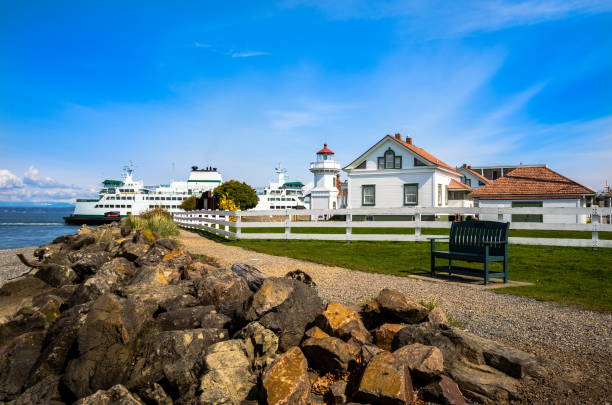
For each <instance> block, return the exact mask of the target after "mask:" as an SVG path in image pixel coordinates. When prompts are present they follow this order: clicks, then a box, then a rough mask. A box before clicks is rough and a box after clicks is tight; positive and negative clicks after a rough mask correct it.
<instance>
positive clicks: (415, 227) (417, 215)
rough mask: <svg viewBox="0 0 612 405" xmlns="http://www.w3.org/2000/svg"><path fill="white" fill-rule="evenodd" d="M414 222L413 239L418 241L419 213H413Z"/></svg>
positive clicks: (419, 236)
mask: <svg viewBox="0 0 612 405" xmlns="http://www.w3.org/2000/svg"><path fill="white" fill-rule="evenodd" d="M414 222H416V225H415V226H414V237H415V238H416V240H419V239H421V213H420V212H418V211H416V212H415V213H414Z"/></svg>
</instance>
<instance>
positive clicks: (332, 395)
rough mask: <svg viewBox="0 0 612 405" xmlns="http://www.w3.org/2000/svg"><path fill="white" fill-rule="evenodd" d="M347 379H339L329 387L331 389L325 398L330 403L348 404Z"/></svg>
mask: <svg viewBox="0 0 612 405" xmlns="http://www.w3.org/2000/svg"><path fill="white" fill-rule="evenodd" d="M346 386H347V384H346V381H338V382H337V383H335V384H333V385H332V386H331V387H329V391H327V393H326V394H325V399H326V400H327V402H328V403H330V404H346V401H347V396H346Z"/></svg>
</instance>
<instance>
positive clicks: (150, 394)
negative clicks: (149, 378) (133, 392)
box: [138, 383, 173, 405]
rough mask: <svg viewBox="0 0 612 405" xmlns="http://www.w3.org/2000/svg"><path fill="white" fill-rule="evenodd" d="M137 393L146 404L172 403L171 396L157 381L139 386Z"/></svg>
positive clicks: (166, 404)
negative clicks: (147, 385)
mask: <svg viewBox="0 0 612 405" xmlns="http://www.w3.org/2000/svg"><path fill="white" fill-rule="evenodd" d="M138 395H139V396H140V398H142V400H143V401H144V402H145V403H146V404H150V405H173V401H172V398H170V396H169V395H168V394H167V393H166V391H164V389H163V388H162V387H161V385H159V384H157V383H153V384H152V385H151V386H150V387H144V388H141V389H140V390H139V391H138Z"/></svg>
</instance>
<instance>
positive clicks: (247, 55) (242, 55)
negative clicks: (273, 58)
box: [229, 51, 270, 58]
mask: <svg viewBox="0 0 612 405" xmlns="http://www.w3.org/2000/svg"><path fill="white" fill-rule="evenodd" d="M229 55H230V56H231V57H232V58H250V57H253V56H265V55H270V53H269V52H260V51H254V52H232V53H230V54H229Z"/></svg>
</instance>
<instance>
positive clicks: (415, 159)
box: [414, 158, 427, 166]
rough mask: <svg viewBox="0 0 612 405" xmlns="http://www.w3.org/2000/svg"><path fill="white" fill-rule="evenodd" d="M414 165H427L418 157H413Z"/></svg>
mask: <svg viewBox="0 0 612 405" xmlns="http://www.w3.org/2000/svg"><path fill="white" fill-rule="evenodd" d="M414 165H415V166H427V165H426V164H425V163H423V162H421V161H420V160H419V159H417V158H414Z"/></svg>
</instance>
